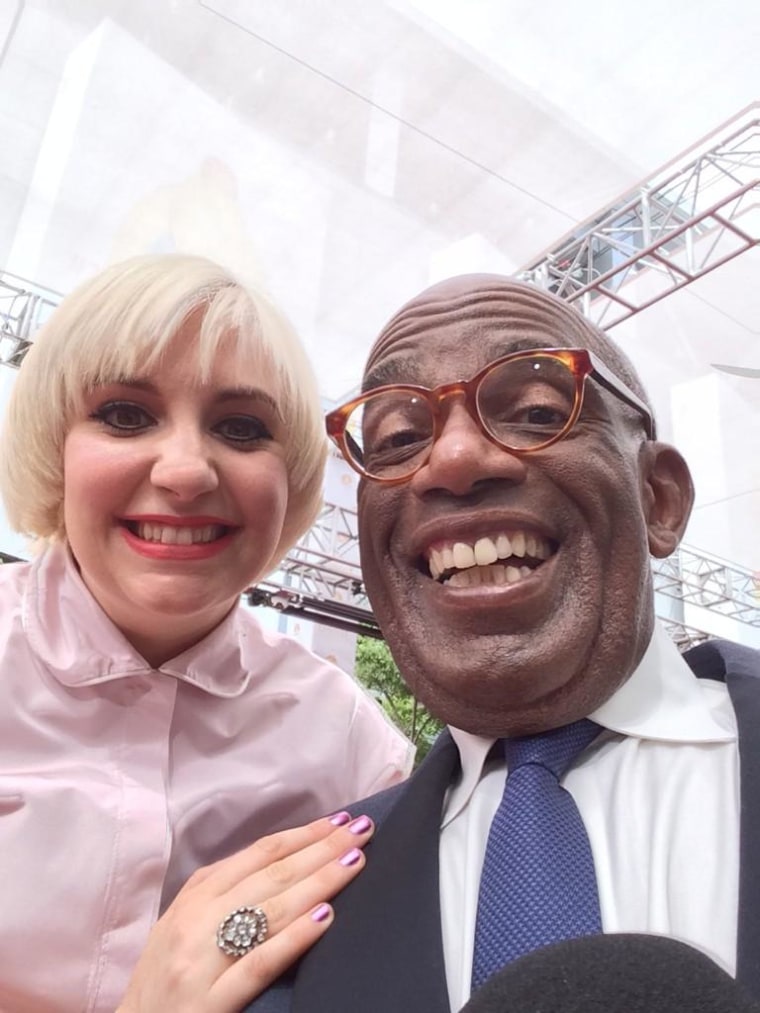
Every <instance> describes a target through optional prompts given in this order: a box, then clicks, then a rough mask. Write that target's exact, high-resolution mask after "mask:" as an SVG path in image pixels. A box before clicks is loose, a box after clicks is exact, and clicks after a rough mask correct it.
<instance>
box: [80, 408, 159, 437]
mask: <svg viewBox="0 0 760 1013" xmlns="http://www.w3.org/2000/svg"><path fill="white" fill-rule="evenodd" d="M91 418H94V419H97V420H98V421H100V422H102V423H103V424H104V425H105V426H107V427H108V428H109V429H111V430H113V431H115V432H118V433H134V432H139V431H140V430H141V429H146V428H147V427H148V426H150V425H152V424H153V422H154V419H153V416H152V415H149V414H148V412H146V411H145V409H144V408H141V407H140V405H137V404H133V403H132V402H131V401H109V402H108V404H104V405H101V407H100V408H98V410H97V411H95V412H93V413H92V416H91Z"/></svg>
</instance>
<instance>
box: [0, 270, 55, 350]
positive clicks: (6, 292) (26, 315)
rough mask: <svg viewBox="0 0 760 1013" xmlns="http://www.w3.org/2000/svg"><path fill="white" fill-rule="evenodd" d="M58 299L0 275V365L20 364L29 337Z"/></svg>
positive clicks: (47, 291)
mask: <svg viewBox="0 0 760 1013" xmlns="http://www.w3.org/2000/svg"><path fill="white" fill-rule="evenodd" d="M62 298H63V296H62V295H60V294H59V293H58V292H52V291H51V290H50V289H45V288H41V287H40V286H38V285H35V284H33V283H32V282H29V281H26V280H25V279H23V278H16V277H15V276H14V275H12V274H7V273H0V363H3V364H4V365H6V366H15V367H16V368H18V367H19V366H20V365H21V362H22V360H23V358H24V356H25V355H26V353H27V352H28V351H29V348H30V346H31V344H32V337H33V335H34V334H35V332H36V331H37V330H39V328H40V327H41V326H42V324H43V323H44V322H45V321H46V320H47V318H48V317H49V316H50V314H51V312H52V311H53V310H54V309H55V307H56V306H57V305H58V303H59V302H60V301H61V299H62Z"/></svg>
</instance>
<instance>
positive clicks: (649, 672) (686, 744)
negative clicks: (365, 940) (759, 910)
mask: <svg viewBox="0 0 760 1013" xmlns="http://www.w3.org/2000/svg"><path fill="white" fill-rule="evenodd" d="M589 716H590V717H591V718H592V719H593V720H594V721H596V722H597V724H599V725H601V726H602V727H603V728H605V729H608V731H607V732H603V733H602V734H601V735H600V736H599V738H598V739H597V740H595V742H594V743H593V744H592V745H591V746H590V747H589V748H588V749H587V750H586V751H585V752H584V753H583V754H582V755H581V757H580V758H579V760H578V761H577V762H576V764H575V766H574V767H573V768H572V769H571V770H570V771H568V773H567V774H566V776H565V777H564V778H563V779H562V784H563V785H564V786H565V788H567V789H568V791H570V793H571V794H572V795H573V798H574V799H575V801H576V803H577V805H578V809H579V811H580V813H581V816H582V818H583V822H584V823H585V825H586V829H587V831H588V835H589V840H590V842H591V849H592V852H593V855H594V863H595V866H596V878H597V883H598V887H599V900H600V905H601V914H602V925H603V928H604V931H605V932H654V933H658V934H665V935H669V936H674V937H676V938H679V939H682V940H684V941H685V942H688V943H691V944H692V945H693V946H696V947H698V948H700V949H702V950H704V951H705V952H707V953H708V954H709V955H710V956H712V957H713V959H715V960H717V962H718V963H719V964H721V965H722V966H723V967H724V968H725V969H726V970H727V971H729V972H730V973H731V974H734V973H735V970H736V919H737V910H738V896H739V753H738V746H737V732H736V719H735V715H734V711H733V707H732V705H731V701H730V698H729V696H728V691H727V689H726V687H725V685H723V684H722V683H718V682H714V681H712V680H710V679H696V678H695V677H694V674H693V673H692V671H691V669H690V668H689V667H688V665H687V664H686V662H685V661H684V660H683V658H682V657H681V656H680V654H679V653H678V650H677V648H676V647H675V645H674V644H673V643H672V642H671V640H670V638H669V637H668V635H667V633H666V632H665V631H664V629H662V627H660V626H659V625H657V626H656V627H655V631H654V634H653V636H652V639H651V641H650V644H649V647H648V648H647V651H646V653H645V655H644V657H643V658H642V660H641V663H640V664H639V666H638V668H637V669H636V670H635V672H634V673H633V675H632V676H631V678H630V679H629V680H628V681H627V682H626V683H624V685H623V686H621V688H620V689H619V690H618V691H617V692H616V693H615V694H614V696H612V697H611V699H609V700H608V701H607V702H606V703H605V704H604V705H603V706H602V707H600V708H599V709H598V710H597V711H596V712H595V713H594V714H591V715H589ZM451 732H452V735H453V736H454V739H455V741H456V744H457V746H458V748H459V753H460V757H461V761H462V775H461V778H460V780H459V781H458V782H457V783H456V784H455V785H453V786H452V788H451V789H450V790H449V792H448V795H447V798H446V802H445V805H444V808H443V818H442V823H441V843H440V859H441V864H440V878H441V919H442V930H443V948H444V956H445V961H446V978H447V983H448V990H449V999H450V1003H451V1009H452V1011H454V1010H459V1009H461V1007H462V1006H463V1005H464V1004H465V1003H466V1001H467V999H468V998H469V996H470V977H471V973H472V949H473V940H474V936H475V918H476V914H477V905H478V889H479V885H480V871H481V868H482V865H483V858H484V855H485V849H486V842H487V839H488V831H489V828H490V825H491V820H492V819H493V815H494V813H495V811H496V808H497V807H498V805H499V802H500V801H501V796H502V792H503V790H504V781H505V777H506V766H505V763H504V762H503V760H494V759H488V753H489V750H490V748H491V746H492V745H493V742H494V740H493V739H483V738H480V737H478V736H475V735H470V734H468V733H467V732H462V731H460V730H458V729H455V728H452V729H451Z"/></svg>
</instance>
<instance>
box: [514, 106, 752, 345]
mask: <svg viewBox="0 0 760 1013" xmlns="http://www.w3.org/2000/svg"><path fill="white" fill-rule="evenodd" d="M687 158H688V161H685V164H682V165H680V166H679V167H678V168H676V169H674V166H675V165H676V164H677V163H678V162H681V161H684V160H685V159H687ZM758 243H760V103H755V104H753V105H752V106H749V107H748V108H747V109H745V110H744V112H743V113H741V114H739V116H737V117H735V118H734V119H733V120H731V121H729V123H727V124H726V125H725V126H724V127H722V128H721V129H720V131H719V132H716V133H714V134H712V135H710V137H708V138H706V139H705V140H704V141H703V142H701V144H699V145H698V146H697V147H696V148H692V149H690V151H689V152H687V153H686V155H684V156H682V157H681V158H680V159H678V160H676V162H671V163H669V165H667V166H666V167H665V168H664V169H662V170H661V171H660V172H659V173H657V174H656V175H655V176H653V177H652V178H651V179H648V180H646V181H645V182H643V183H641V184H640V185H639V186H637V187H636V188H635V189H634V190H631V191H630V192H629V193H626V194H624V195H623V196H622V197H621V198H620V199H619V200H617V201H615V203H614V204H612V205H610V206H609V207H607V208H605V209H604V210H602V211H601V212H599V213H598V214H597V215H594V217H593V218H592V219H590V220H588V221H587V222H584V224H583V225H581V226H579V227H578V228H577V229H575V230H574V231H573V232H572V233H570V234H568V235H567V236H565V237H564V238H563V239H561V240H560V241H559V242H558V243H557V244H556V245H555V246H553V247H552V248H551V249H550V250H548V251H546V252H545V253H543V254H541V256H540V257H538V258H537V259H536V260H534V261H532V262H531V263H529V264H527V265H526V266H525V267H523V268H522V269H521V271H520V277H522V278H523V279H524V280H526V281H531V282H533V283H534V284H536V285H539V286H541V287H542V288H545V289H548V290H549V291H551V292H554V293H556V295H558V296H560V297H561V298H563V299H566V300H567V301H568V302H577V303H578V308H579V309H580V310H581V311H582V312H583V314H584V315H585V316H587V317H588V318H589V319H590V320H592V321H593V322H594V323H596V324H597V325H598V326H600V327H604V328H606V329H609V328H611V327H614V326H615V324H619V323H620V322H621V320H625V319H626V318H627V317H630V316H633V315H634V314H635V313H639V312H640V311H641V310H643V309H645V308H646V307H647V306H651V305H652V304H653V303H655V302H658V301H659V300H660V299H664V298H665V296H667V295H670V294H671V293H672V292H675V291H677V290H678V289H680V288H683V287H684V286H685V285H689V284H690V283H691V282H692V281H695V280H696V279H697V278H700V277H702V275H705V274H707V273H708V272H710V271H714V270H715V268H716V267H720V266H721V264H725V263H726V262H727V261H729V260H732V259H733V258H734V257H737V256H739V254H741V253H744V252H745V251H746V250H749V249H751V248H752V247H753V246H757V245H758ZM644 272H646V277H644V276H643V275H644ZM634 281H638V282H639V283H638V284H633V282H634Z"/></svg>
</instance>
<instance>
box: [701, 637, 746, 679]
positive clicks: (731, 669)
mask: <svg viewBox="0 0 760 1013" xmlns="http://www.w3.org/2000/svg"><path fill="white" fill-rule="evenodd" d="M684 659H685V660H686V662H687V663H688V664H689V667H690V668H691V669H692V671H693V672H694V674H695V675H697V676H698V677H699V678H700V679H714V680H716V681H717V682H725V681H726V679H727V677H728V676H732V675H740V676H741V675H743V676H754V677H756V678H758V679H760V650H758V649H757V648H754V647H748V646H747V645H746V644H737V643H735V642H734V641H732V640H718V639H716V640H705V641H704V643H701V644H697V646H696V647H691V648H690V649H689V650H688V651H685V652H684Z"/></svg>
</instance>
